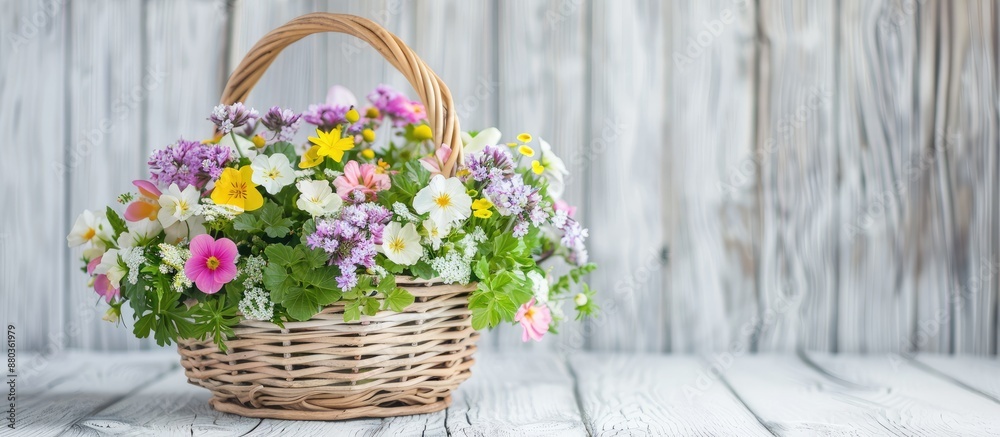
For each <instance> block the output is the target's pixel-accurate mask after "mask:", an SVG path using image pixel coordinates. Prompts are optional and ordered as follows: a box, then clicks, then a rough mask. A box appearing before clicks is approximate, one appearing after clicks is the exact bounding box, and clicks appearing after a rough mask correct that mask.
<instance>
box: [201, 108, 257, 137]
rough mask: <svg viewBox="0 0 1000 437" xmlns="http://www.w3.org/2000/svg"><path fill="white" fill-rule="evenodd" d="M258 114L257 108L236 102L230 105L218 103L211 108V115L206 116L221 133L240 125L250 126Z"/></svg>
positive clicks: (255, 120)
mask: <svg viewBox="0 0 1000 437" xmlns="http://www.w3.org/2000/svg"><path fill="white" fill-rule="evenodd" d="M258 118H260V116H259V115H258V114H257V110H255V109H253V108H248V107H246V106H244V105H243V103H240V102H236V103H233V104H232V105H229V106H226V105H219V106H216V107H215V108H214V109H212V115H211V116H210V117H208V119H209V120H211V121H212V123H215V125H216V126H218V127H219V130H220V131H221V132H222V133H226V134H228V133H230V132H232V131H233V129H236V128H238V127H241V126H245V125H249V126H252V125H253V124H254V123H256V122H257V119H258Z"/></svg>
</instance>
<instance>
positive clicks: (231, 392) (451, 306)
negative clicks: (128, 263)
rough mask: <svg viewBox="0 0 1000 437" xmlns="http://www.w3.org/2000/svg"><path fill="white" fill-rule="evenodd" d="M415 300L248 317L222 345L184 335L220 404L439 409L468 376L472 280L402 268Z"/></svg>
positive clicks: (337, 414)
mask: <svg viewBox="0 0 1000 437" xmlns="http://www.w3.org/2000/svg"><path fill="white" fill-rule="evenodd" d="M396 283H397V285H398V286H400V287H402V288H405V289H406V290H407V291H409V292H410V293H412V294H413V296H414V297H415V302H414V303H413V304H412V305H410V306H409V307H407V309H406V311H404V312H401V313H396V312H391V311H383V312H379V313H378V314H376V315H374V316H371V317H368V316H362V317H361V320H360V321H352V322H344V305H343V304H342V303H337V304H334V305H331V306H328V307H326V308H324V309H323V310H322V311H321V312H320V313H319V314H316V315H315V316H314V317H313V318H312V319H311V320H308V321H305V322H287V323H285V328H284V329H282V328H281V327H279V326H277V325H275V324H273V323H270V322H261V321H253V320H244V321H243V322H241V323H240V324H239V325H238V326H237V327H236V328H235V333H236V335H235V337H234V338H232V339H230V340H228V341H227V342H226V344H227V345H228V346H229V352H228V353H223V352H220V351H219V349H218V348H217V347H216V346H215V344H214V343H213V342H211V341H197V340H181V341H180V342H178V346H177V350H178V352H179V353H180V355H181V365H183V366H184V373H185V374H186V375H187V377H188V382H190V383H191V384H195V385H200V386H202V387H205V388H207V389H209V390H210V391H211V392H212V399H211V401H210V403H211V405H212V407H213V408H215V409H216V410H219V411H223V412H227V413H234V414H239V415H241V416H248V417H260V418H270V419H289V420H340V419H351V418H357V417H389V416H403V415H409V414H422V413H430V412H434V411H440V410H443V409H445V408H447V407H448V405H449V404H450V403H451V392H452V390H454V389H455V388H457V387H458V385H459V384H460V383H461V382H463V381H465V380H466V379H468V378H469V376H470V371H469V369H470V368H471V367H472V364H473V362H474V360H473V358H472V354H473V353H474V352H475V350H476V345H475V343H476V340H477V339H478V338H479V334H478V333H477V332H476V331H475V330H474V329H472V323H471V312H470V311H469V308H468V305H469V295H470V294H471V292H472V291H473V290H475V288H476V285H475V284H469V285H459V284H453V285H445V284H440V283H434V282H430V281H424V280H421V279H415V278H411V277H402V276H400V277H397V278H396Z"/></svg>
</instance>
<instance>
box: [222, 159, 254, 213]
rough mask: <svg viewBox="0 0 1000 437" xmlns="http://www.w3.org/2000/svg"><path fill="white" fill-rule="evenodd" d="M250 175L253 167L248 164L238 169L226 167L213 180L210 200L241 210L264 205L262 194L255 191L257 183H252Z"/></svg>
mask: <svg viewBox="0 0 1000 437" xmlns="http://www.w3.org/2000/svg"><path fill="white" fill-rule="evenodd" d="M252 176H253V169H251V168H250V166H249V165H245V166H243V167H242V168H240V169H239V170H236V169H235V168H231V167H230V168H226V169H225V170H223V171H222V176H219V180H217V181H215V189H214V190H212V201H214V202H215V203H216V204H217V205H232V206H235V207H237V208H240V209H242V210H243V211H253V210H255V209H257V208H260V207H261V206H264V196H261V195H260V191H257V184H255V183H253V180H252V179H251V177H252Z"/></svg>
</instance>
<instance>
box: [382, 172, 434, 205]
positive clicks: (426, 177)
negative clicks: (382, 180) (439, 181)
mask: <svg viewBox="0 0 1000 437" xmlns="http://www.w3.org/2000/svg"><path fill="white" fill-rule="evenodd" d="M390 179H391V181H392V187H391V188H389V189H388V190H386V191H384V192H382V193H379V199H380V200H381V199H384V201H382V202H379V203H382V204H384V205H388V206H392V204H393V203H396V202H402V203H403V204H405V205H410V204H412V203H413V198H414V197H415V196H416V195H417V192H418V191H420V189H422V188H423V187H426V186H427V183H428V182H429V181H430V179H431V173H430V172H429V171H427V169H426V168H424V167H423V166H422V165H420V162H418V161H410V162H407V163H406V164H405V165H403V168H402V169H401V170H400V171H399V173H396V174H394V175H392V176H391V177H390Z"/></svg>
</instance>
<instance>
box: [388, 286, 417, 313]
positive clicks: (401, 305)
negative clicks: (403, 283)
mask: <svg viewBox="0 0 1000 437" xmlns="http://www.w3.org/2000/svg"><path fill="white" fill-rule="evenodd" d="M413 300H414V299H413V295H412V294H410V292H409V291H406V290H405V289H402V288H394V289H393V290H392V291H390V292H389V293H387V294H386V295H385V302H384V303H385V305H384V307H383V309H385V308H388V309H391V310H393V311H395V312H397V313H399V312H402V311H403V310H405V309H406V307H408V306H410V304H412V303H413Z"/></svg>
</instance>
